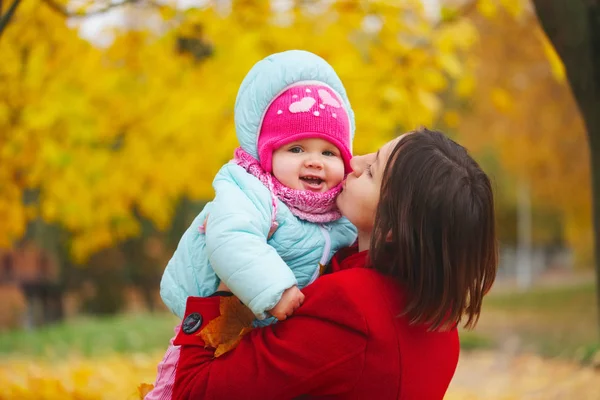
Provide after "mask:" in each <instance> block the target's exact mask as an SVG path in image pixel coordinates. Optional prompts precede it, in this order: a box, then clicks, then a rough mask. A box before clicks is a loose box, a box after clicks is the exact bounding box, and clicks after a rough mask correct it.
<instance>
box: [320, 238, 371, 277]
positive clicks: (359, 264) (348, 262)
mask: <svg viewBox="0 0 600 400" xmlns="http://www.w3.org/2000/svg"><path fill="white" fill-rule="evenodd" d="M368 256H369V251H368V250H364V251H360V252H359V251H358V243H356V244H354V245H352V246H350V247H346V248H343V249H341V250H339V251H338V252H337V253H335V255H334V256H333V258H332V259H331V262H330V265H329V268H327V272H328V273H329V272H338V271H343V270H346V269H351V268H364V267H365V266H366V265H367V261H368Z"/></svg>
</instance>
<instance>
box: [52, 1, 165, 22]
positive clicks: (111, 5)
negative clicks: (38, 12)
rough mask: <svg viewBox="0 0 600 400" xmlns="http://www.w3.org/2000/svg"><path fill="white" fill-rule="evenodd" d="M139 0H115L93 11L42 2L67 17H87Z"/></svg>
mask: <svg viewBox="0 0 600 400" xmlns="http://www.w3.org/2000/svg"><path fill="white" fill-rule="evenodd" d="M139 1H140V0H121V1H119V2H115V3H112V2H110V3H108V4H106V5H105V6H104V7H101V8H98V9H96V10H93V11H87V12H72V11H69V10H68V9H67V7H65V6H63V5H62V4H59V3H57V2H56V1H55V0H42V2H44V3H46V5H47V6H48V7H50V8H51V9H52V10H54V11H56V12H57V13H59V14H61V15H63V16H65V17H68V18H85V17H90V16H92V15H99V14H104V13H106V12H108V11H110V10H112V9H113V8H118V7H122V6H124V5H126V4H134V3H138V2H139ZM146 2H147V3H149V4H151V5H154V6H156V5H157V4H156V3H154V2H153V1H146Z"/></svg>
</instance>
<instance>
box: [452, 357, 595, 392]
mask: <svg viewBox="0 0 600 400" xmlns="http://www.w3.org/2000/svg"><path fill="white" fill-rule="evenodd" d="M480 399H481V400H516V399H527V400H534V399H535V400H538V399H539V400H563V399H564V400H571V399H573V400H600V369H599V368H597V369H594V368H592V367H584V366H581V365H579V364H577V363H574V362H567V361H562V360H555V359H544V358H541V357H539V356H536V355H532V354H514V353H513V352H511V351H506V349H504V350H477V351H470V352H462V354H461V358H460V361H459V364H458V368H457V370H456V374H455V376H454V379H453V380H452V383H451V384H450V388H449V390H448V394H447V396H446V398H445V400H480Z"/></svg>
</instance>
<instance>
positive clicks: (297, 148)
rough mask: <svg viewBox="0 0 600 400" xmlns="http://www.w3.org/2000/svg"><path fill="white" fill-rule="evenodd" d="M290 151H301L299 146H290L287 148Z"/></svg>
mask: <svg viewBox="0 0 600 400" xmlns="http://www.w3.org/2000/svg"><path fill="white" fill-rule="evenodd" d="M288 151H289V152H290V153H302V148H301V147H300V146H294V147H291V148H290V149H289V150H288Z"/></svg>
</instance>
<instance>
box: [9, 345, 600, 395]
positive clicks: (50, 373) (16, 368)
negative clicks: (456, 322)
mask: <svg viewBox="0 0 600 400" xmlns="http://www.w3.org/2000/svg"><path fill="white" fill-rule="evenodd" d="M163 356H164V352H163V351H160V352H157V353H154V354H153V355H142V354H134V355H131V354H129V355H114V356H107V357H104V358H98V359H82V358H77V357H74V356H66V358H65V359H64V360H61V361H55V362H52V361H43V360H37V359H33V358H32V359H12V358H11V359H2V360H0V388H2V389H1V390H0V400H8V399H11V400H12V399H19V400H29V399H36V400H54V399H64V400H75V399H77V400H104V399H106V400H115V399H125V400H130V399H139V393H138V391H137V390H136V388H138V385H139V382H153V381H154V379H155V377H156V366H157V364H158V362H159V361H160V360H161V359H162V358H163ZM521 399H527V400H537V399H539V400H554V399H556V400H559V399H560V400H563V399H564V400H572V399H576V400H597V399H600V371H597V370H594V369H592V368H589V367H582V366H580V365H578V364H576V363H570V362H565V361H560V360H549V359H544V358H541V357H538V356H535V355H515V356H510V355H507V354H506V352H501V351H474V352H464V353H463V354H462V355H461V359H460V362H459V365H458V369H457V371H456V375H455V377H454V379H453V381H452V384H451V385H450V389H449V391H448V394H447V396H446V398H445V400H521Z"/></svg>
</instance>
